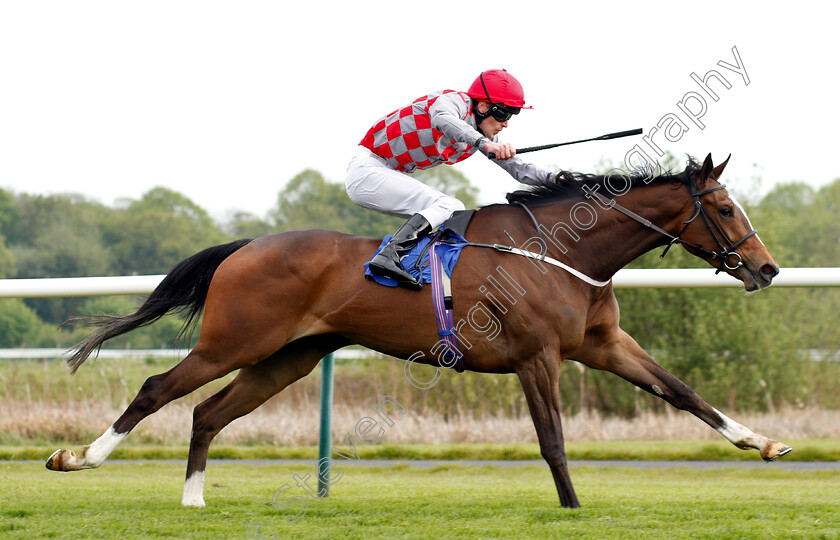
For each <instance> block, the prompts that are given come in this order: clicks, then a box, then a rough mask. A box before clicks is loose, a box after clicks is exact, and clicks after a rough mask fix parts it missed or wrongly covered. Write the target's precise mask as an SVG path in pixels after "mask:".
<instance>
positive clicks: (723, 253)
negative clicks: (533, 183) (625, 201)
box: [589, 182, 758, 274]
mask: <svg viewBox="0 0 840 540" xmlns="http://www.w3.org/2000/svg"><path fill="white" fill-rule="evenodd" d="M689 188H690V189H691V198H692V199H693V200H694V212H693V213H692V215H691V217H690V218H689V219H688V221H685V222H683V228H682V229H680V232H679V233H677V235H676V236H674V235H673V234H671V233H669V232H668V231H666V230H664V229H662V228H661V227H658V226H657V225H655V224H654V223H652V222H651V221H650V220H649V219H645V218H643V217H642V216H640V215H638V214H636V213H635V212H633V211H632V210H629V209H627V208H625V207H623V206H621V205H620V204H618V203H617V202H615V199H610V198H609V197H605V196H603V195H601V194H600V193H598V192H597V191H595V190H592V191H589V193H591V194H592V195H593V196H595V197H597V198H598V199H599V200H600V201H601V203H602V204H604V205H606V206H609V207H611V208H614V209H616V210H618V211H619V212H621V213H622V214H624V215H625V216H627V217H629V218H631V219H632V220H634V221H636V222H638V223H640V224H642V225H644V226H645V227H647V228H649V229H652V230H654V231H656V232H658V233H659V234H661V235H663V236H665V237H667V238H670V239H671V241H670V242H669V243H668V245H667V246H665V249H664V250H663V251H662V254H661V255H660V256H659V258H660V259H662V258H664V257H665V255H666V254H667V253H668V250H669V249H671V246H673V245H674V244H682V245H684V246H687V247H689V248H691V249H692V250H694V251H696V252H698V253H699V254H702V255H705V256H706V257H709V258H710V259H712V260H714V261H720V266H718V269H717V272H715V274H719V273H720V272H722V271H723V269H724V268H726V269H727V270H737V269H738V268H740V267H741V266H743V265H744V263H743V261H742V260H741V255H739V254H738V253H737V252H736V251H735V250H736V249H738V248H739V247H741V244H743V243H744V242H746V241H747V239H749V238H751V237H753V236H755V234H756V233H757V232H758V231H756V230H755V229H753V230H751V231H750V232H748V233H747V234H745V235H744V236H743V237H742V238H741V239H740V240H738V241H737V242H735V243H734V244H733V243H732V242H731V241H730V240H729V237H728V236H727V235H726V233H725V232H724V231H723V229H722V228H721V227H720V225H718V223H717V222H716V221H715V220H714V219H712V215H711V214H710V213H709V210H708V209H706V207H705V206H704V205H703V203H702V202H701V201H700V197H702V196H703V195H706V194H708V193H712V192H713V191H717V190H719V189H724V188H726V185H725V184H718V185H717V186H713V187H710V188H706V189H701V190H698V189H697V185H696V184H695V183H694V182H690V183H689ZM697 216H700V217H701V218H702V219H703V223H704V224H705V225H706V230H708V231H709V234H710V235H711V236H712V238H713V239H714V241H715V244H717V248H718V251H711V250H708V249H706V248H704V247H703V245H702V244H700V243H697V244H692V243H690V242H686V241H685V240H683V239H682V238H680V237H681V236H682V234H683V233H684V232H685V230H686V229H687V228H688V226H689V225H691V222H692V221H694V220H695V219H696V218H697ZM732 257H734V258H735V265H734V266H730V264H729V259H730V258H732Z"/></svg>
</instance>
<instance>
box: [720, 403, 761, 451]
mask: <svg viewBox="0 0 840 540" xmlns="http://www.w3.org/2000/svg"><path fill="white" fill-rule="evenodd" d="M714 411H715V412H716V413H717V414H718V415H719V416H720V418H721V420H723V426H721V427H719V428H717V431H718V433H720V434H721V435H723V436H724V437H725V438H726V440H728V441H729V442H731V443H732V444H734V445H735V446H737V447H738V448H755V449H758V450H760V449H761V448H762V442H763V441H762V439H765V440H766V438H765V437H762V436H761V435H756V434H755V433H753V431H752V430H751V429H749V428H748V427H746V426H742V425H741V424H739V423H738V422H736V421H734V420H732V419H731V418H729V417H728V416H726V415H725V414H723V413H722V412H720V411H719V410H717V409H714Z"/></svg>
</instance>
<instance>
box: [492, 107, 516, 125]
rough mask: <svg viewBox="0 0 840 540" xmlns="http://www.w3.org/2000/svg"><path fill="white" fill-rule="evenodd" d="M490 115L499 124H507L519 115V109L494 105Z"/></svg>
mask: <svg viewBox="0 0 840 540" xmlns="http://www.w3.org/2000/svg"><path fill="white" fill-rule="evenodd" d="M490 114H491V115H492V116H493V118H494V119H495V120H496V121H497V122H507V121H508V120H510V119H511V118H512V117H513V115H514V114H519V109H517V108H516V107H511V108H507V107H504V106H503V105H498V104H496V103H493V106H492V107H491V108H490Z"/></svg>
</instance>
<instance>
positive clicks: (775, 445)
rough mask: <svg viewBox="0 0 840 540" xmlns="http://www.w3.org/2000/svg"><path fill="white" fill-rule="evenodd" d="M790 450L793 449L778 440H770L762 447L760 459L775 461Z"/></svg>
mask: <svg viewBox="0 0 840 540" xmlns="http://www.w3.org/2000/svg"><path fill="white" fill-rule="evenodd" d="M791 450H793V448H791V447H790V446H788V445H786V444H783V443H780V442H778V441H772V442H771V443H770V444H768V445H767V446H766V447H765V448H764V450H762V451H761V459H763V460H764V461H776V460H777V459H779V458H780V457H782V456H783V455H785V454H787V453H788V452H790V451H791Z"/></svg>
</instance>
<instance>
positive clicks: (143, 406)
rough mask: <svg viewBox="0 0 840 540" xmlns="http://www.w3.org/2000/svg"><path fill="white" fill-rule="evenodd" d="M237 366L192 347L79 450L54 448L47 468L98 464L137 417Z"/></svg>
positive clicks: (89, 466) (120, 439) (148, 380)
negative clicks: (208, 355) (214, 360)
mask: <svg viewBox="0 0 840 540" xmlns="http://www.w3.org/2000/svg"><path fill="white" fill-rule="evenodd" d="M237 367H240V366H239V365H231V364H224V363H217V362H213V361H211V360H210V359H209V358H208V357H207V356H206V355H204V354H202V353H201V352H200V351H199V350H198V349H197V348H196V349H194V350H193V351H192V352H191V353H190V354H188V355H187V357H186V358H184V360H182V361H181V363H179V364H178V365H177V366H175V367H174V368H172V369H171V370H169V371H167V372H166V373H161V374H160V375H154V376H152V377H149V378H148V379H147V380H146V382H145V383H143V386H142V387H141V388H140V391H139V392H138V393H137V396H136V397H135V398H134V400H133V401H132V402H131V404H130V405H129V406H128V408H127V409H126V410H125V412H123V414H122V416H120V418H119V419H118V420H117V421H116V422H114V424H113V425H112V426H111V427H109V428H108V430H107V431H106V432H105V433H104V434H102V436H100V437H99V438H98V439H96V440H95V441H94V442H93V443H91V444H89V445H88V446H85V447H83V448H82V450H81V452H79V453H78V454H77V453H76V452H74V451H72V450H63V449H59V450H56V451H55V452H53V454H52V455H51V456H50V457H49V458H48V459H47V463H46V467H47V469H50V470H53V471H78V470H82V469H95V468H96V467H99V466H100V465H102V463H103V462H104V461H105V460H106V459H107V458H108V456H109V455H111V452H113V451H114V449H115V448H116V447H117V445H118V444H119V443H120V442H122V440H123V439H125V437H126V436H127V435H128V433H129V432H130V431H131V430H132V429H134V427H135V426H136V425H137V424H138V423H139V422H140V420H142V419H143V418H145V417H147V416H148V415H150V414H152V413H154V412H155V411H157V410H158V409H160V408H161V407H163V406H164V405H166V404H167V403H169V402H170V401H173V400H175V399H178V398H180V397H182V396H185V395H187V394H189V393H190V392H192V391H193V390H195V389H196V388H199V387H201V386H203V385H205V384H206V383H208V382H210V381H212V380H214V379H218V378H219V377H222V376H224V375H227V374H228V373H230V372H231V371H233V370H234V369H236V368H237Z"/></svg>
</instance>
